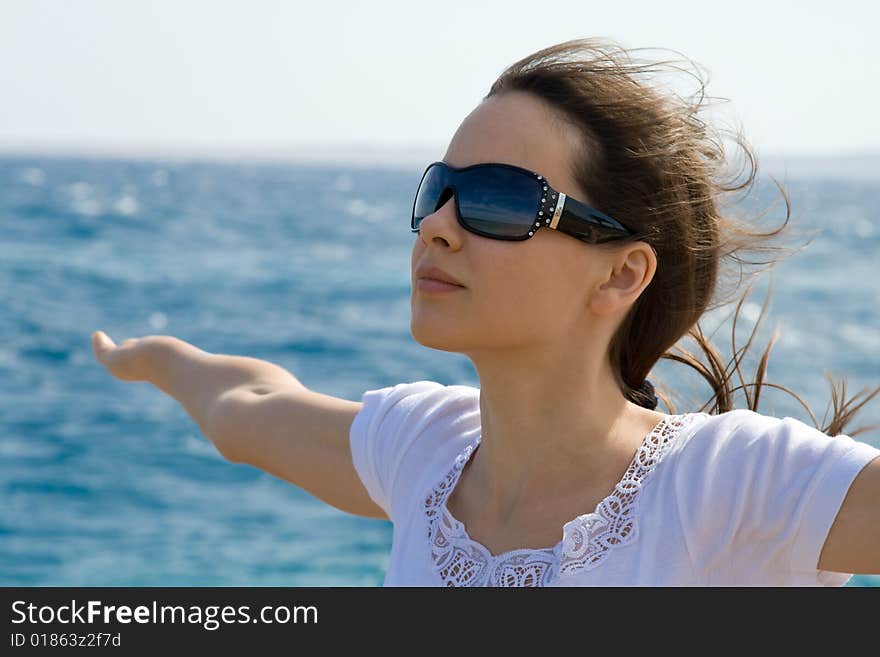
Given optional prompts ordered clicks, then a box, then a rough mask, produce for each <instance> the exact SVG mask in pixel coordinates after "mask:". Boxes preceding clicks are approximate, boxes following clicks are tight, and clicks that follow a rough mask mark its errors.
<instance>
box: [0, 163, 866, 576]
mask: <svg viewBox="0 0 880 657" xmlns="http://www.w3.org/2000/svg"><path fill="white" fill-rule="evenodd" d="M421 172H422V167H410V166H403V165H401V166H399V167H388V166H381V167H380V166H372V167H371V166H365V165H360V166H354V165H343V164H340V165H329V164H289V163H288V164H280V163H264V164H256V163H252V162H251V163H243V162H242V163H234V162H225V163H221V162H196V161H190V162H186V161H163V160H155V161H149V160H140V159H132V160H125V159H100V158H97V159H96V158H85V157H83V158H73V157H56V158H51V157H38V156H6V157H3V158H0V190H2V193H0V226H2V229H3V239H2V240H0V253H2V256H0V277H2V291H3V306H4V309H5V312H3V313H2V314H0V337H2V341H0V390H2V395H0V418H2V419H0V585H27V586H29V585H34V586H37V585H39V586H56V585H60V586H126V585H135V586H188V585H218V586H337V585H348V586H376V585H380V584H381V583H382V579H383V576H384V569H385V567H386V565H387V563H388V554H389V550H390V546H391V524H390V523H389V522H387V521H382V520H376V519H369V518H360V517H357V516H352V515H349V514H346V513H343V512H341V511H338V510H336V509H334V508H333V507H330V506H328V505H327V504H325V503H323V502H321V501H320V500H318V499H316V498H314V497H312V496H311V495H310V494H309V493H307V492H305V491H303V490H302V489H299V488H297V487H296V486H293V485H291V484H289V483H288V482H285V481H283V480H280V479H277V478H275V477H273V476H271V475H269V474H267V473H265V472H262V471H260V470H258V469H256V468H253V467H251V466H248V465H245V464H233V463H230V462H228V461H226V460H224V459H223V458H222V457H221V456H220V455H219V453H218V452H217V451H216V449H215V448H214V446H213V444H212V443H211V442H210V441H209V440H208V439H207V438H206V437H205V436H203V435H202V434H201V433H200V431H199V429H198V427H197V425H196V424H195V423H194V422H193V420H192V419H191V418H190V417H189V415H187V413H186V412H185V411H184V409H183V408H182V407H181V406H180V405H179V404H178V403H177V402H176V401H175V400H174V399H172V398H170V397H168V396H166V395H164V394H163V393H162V392H161V391H159V390H158V389H156V388H155V387H153V386H152V385H151V384H148V383H127V382H122V381H119V380H117V379H114V378H113V377H111V376H110V375H109V374H108V373H107V372H106V371H105V370H104V368H103V367H102V366H101V365H100V364H99V363H97V362H96V361H95V360H94V357H93V355H92V351H91V347H90V335H91V333H92V332H93V331H94V330H96V329H101V330H104V331H105V332H106V333H108V334H109V335H110V336H111V337H112V338H113V339H114V340H116V342H117V343H118V342H120V341H121V340H123V339H125V338H127V337H137V336H142V335H148V334H169V335H175V336H177V337H179V338H181V339H184V340H187V341H188V342H191V343H193V344H195V345H197V346H199V347H200V348H202V349H205V350H207V351H211V352H219V353H226V354H240V355H247V356H251V357H255V358H262V359H266V360H269V361H272V362H274V363H277V364H279V365H281V366H283V367H285V368H287V369H288V370H290V371H291V372H292V373H294V374H295V375H296V376H297V377H298V378H299V379H300V380H301V381H302V382H303V383H305V384H306V385H307V386H308V387H310V388H312V389H314V390H318V391H320V392H323V393H326V394H332V395H335V396H339V397H344V398H347V399H351V400H360V397H361V394H362V393H363V392H364V391H365V390H368V389H373V388H378V387H382V386H386V385H392V384H394V383H398V382H401V381H415V380H420V379H430V380H436V381H440V382H442V383H446V384H453V383H463V384H467V385H474V386H476V385H478V381H477V378H476V373H475V371H474V369H473V367H472V366H471V364H470V361H468V360H467V359H466V358H465V357H464V356H463V355H461V354H454V353H448V352H442V351H436V350H431V349H428V348H425V347H423V346H421V345H419V344H418V343H416V342H415V341H414V339H413V338H412V336H411V334H410V331H409V311H410V306H409V303H410V253H411V249H412V244H413V241H414V239H417V236H415V235H414V234H412V233H411V232H410V227H409V211H410V208H411V204H412V194H413V192H414V190H415V187H416V185H417V184H418V181H419V177H420V175H421ZM785 184H786V189H787V191H788V192H789V194H790V196H791V199H792V206H793V207H792V210H793V214H794V219H793V222H794V223H795V224H796V225H797V226H798V227H799V228H802V229H811V228H818V229H821V232H820V234H819V235H818V236H817V237H815V238H814V239H813V241H812V243H811V244H810V245H809V246H808V247H807V248H806V249H805V250H804V251H802V252H800V253H798V254H796V255H794V256H792V257H791V258H789V259H787V260H785V261H784V262H782V263H781V264H780V265H778V266H777V268H776V270H775V271H776V273H775V275H774V290H773V297H772V299H771V301H770V303H771V305H770V307H769V314H768V317H767V318H765V320H764V323H763V324H762V326H765V327H766V328H764V329H762V330H760V331H758V334H757V335H758V337H757V338H756V342H755V345H754V346H753V347H752V349H751V351H750V353H751V354H752V357H751V359H747V360H746V363H750V364H751V366H750V367H747V368H746V369H745V373H746V374H747V375H748V374H751V373H752V372H754V365H755V363H756V362H757V358H758V357H759V356H760V351H761V350H762V349H763V347H764V346H765V345H766V344H767V342H768V341H769V338H770V334H771V332H772V329H773V328H775V327H777V326H778V327H779V328H780V331H781V333H780V339H779V341H778V342H777V343H776V344H775V345H774V347H773V350H772V353H771V356H770V366H769V368H768V380H769V381H771V382H774V383H777V384H781V385H785V386H787V387H789V388H791V389H793V390H794V391H796V392H797V393H798V394H800V395H801V396H802V397H803V398H804V399H805V400H806V401H807V402H808V403H809V404H810V405H811V407H812V408H813V410H814V411H815V412H816V415H817V416H818V420H820V421H821V420H822V419H823V413H824V412H825V410H826V408H827V406H828V403H829V400H830V392H829V384H828V381H827V380H826V379H825V378H824V373H825V371H826V370H827V371H829V372H830V373H832V374H833V375H834V376H835V378H836V379H839V378H840V376H841V375H845V376H846V377H847V380H848V388H847V394H848V396H849V395H852V394H853V393H854V392H856V391H858V390H861V389H864V388H866V387H868V386H872V387H873V386H876V385H877V384H878V378H880V377H878V374H880V286H878V282H877V281H878V276H877V253H878V248H880V211H878V209H877V208H878V207H880V186H878V184H877V182H876V181H871V180H867V181H866V180H856V179H853V180H847V179H839V178H838V179H827V178H823V177H809V176H801V177H798V178H794V179H789V180H787V181H785ZM774 201H775V202H776V206H775V207H774V209H773V210H771V211H770V213H769V214H768V217H767V218H765V220H764V221H765V222H766V223H765V224H762V225H764V226H767V227H772V226H777V225H779V224H780V223H781V221H782V217H783V216H784V204H783V203H782V202H781V198H780V197H779V194H778V192H777V191H776V188H775V187H773V186H772V184H771V183H770V182H769V181H767V180H765V179H763V178H762V179H760V181H759V185H758V186H757V187H756V194H755V195H754V197H753V198H751V199H744V200H743V202H742V207H746V208H749V207H754V208H756V209H761V208H766V207H767V206H768V205H769V204H771V203H773V202H774ZM766 289H767V288H766V285H763V286H762V285H759V286H757V287H756V288H755V292H753V293H752V295H751V296H750V297H749V300H748V302H747V304H746V305H745V307H744V309H743V313H742V315H741V317H740V325H739V326H738V327H737V347H742V345H743V344H744V343H745V340H746V339H747V337H748V332H746V333H741V330H747V331H750V330H751V328H752V327H753V326H754V321H755V319H756V317H757V315H758V311H759V310H760V307H761V303H762V302H763V300H764V297H765V293H766ZM731 310H732V307H731V308H727V309H726V310H724V311H723V312H719V311H716V312H713V313H711V314H710V315H707V317H706V322H705V323H704V324H703V327H704V330H705V331H706V332H707V333H709V331H708V330H706V329H707V327H710V328H711V327H716V328H718V330H717V333H715V334H714V338H713V339H714V341H715V344H716V346H717V347H718V348H719V349H720V351H721V353H722V355H723V356H724V357H725V358H728V357H729V356H730V354H731V338H730V333H731V331H730V322H729V321H725V320H726V319H727V317H728V315H729V313H730V311H731ZM742 336H745V337H742ZM689 346H690V347H693V345H692V344H691V345H689ZM655 374H656V375H657V376H656V377H652V378H655V379H659V380H661V381H662V382H663V384H664V385H666V386H670V387H672V388H674V389H675V390H676V391H678V392H679V393H681V397H680V398H678V399H680V410H681V409H682V408H684V409H688V410H690V409H694V410H695V409H696V407H697V406H699V405H700V404H702V403H703V401H705V400H706V399H707V398H708V397H709V396H710V391H709V390H708V389H707V388H706V387H705V386H704V385H701V382H700V380H699V378H698V377H696V376H695V375H694V374H693V372H692V371H691V370H687V369H686V368H684V366H682V365H680V364H676V363H673V362H667V361H661V363H660V364H658V366H657V367H656V368H655ZM748 380H751V379H748ZM739 405H740V406H744V403H742V401H741V402H740V404H739ZM878 406H880V398H876V399H875V402H873V403H870V404H869V406H868V407H867V408H866V409H865V410H864V411H863V412H862V414H861V415H859V416H857V419H856V422H855V424H854V426H856V427H857V426H862V425H867V424H873V423H877V422H878V421H880V417H878V416H880V413H878V410H877V409H878ZM661 410H665V409H662V407H661ZM759 410H760V411H761V412H763V413H767V414H771V415H776V416H779V417H782V416H785V415H790V416H793V417H797V418H799V419H802V420H804V421H806V422H808V423H810V424H812V421H811V419H810V418H809V415H808V414H807V413H806V411H805V410H804V409H803V408H802V407H801V406H800V404H798V403H797V402H795V401H794V400H793V399H792V398H790V397H788V396H787V395H785V394H784V393H782V392H779V391H777V390H772V389H765V390H764V393H763V395H762V401H761V407H760V409H759ZM856 437H857V438H858V439H860V440H864V441H866V442H869V443H871V444H874V445H880V439H878V432H877V430H874V431H872V432H870V433H865V434H861V435H858V436H856ZM878 584H880V576H859V575H857V576H856V577H854V578H853V580H852V581H851V582H850V584H849V586H874V585H878Z"/></svg>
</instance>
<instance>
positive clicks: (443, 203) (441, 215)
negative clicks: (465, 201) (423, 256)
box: [419, 187, 458, 243]
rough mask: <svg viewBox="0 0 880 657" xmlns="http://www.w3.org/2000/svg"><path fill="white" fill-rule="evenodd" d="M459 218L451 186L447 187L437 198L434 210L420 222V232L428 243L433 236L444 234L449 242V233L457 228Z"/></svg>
mask: <svg viewBox="0 0 880 657" xmlns="http://www.w3.org/2000/svg"><path fill="white" fill-rule="evenodd" d="M457 225H458V218H457V217H456V214H455V198H454V195H453V192H452V188H451V187H447V188H446V189H444V190H443V192H442V193H441V194H440V197H439V198H438V199H437V206H436V209H435V210H434V212H432V213H431V214H429V215H426V216H425V217H424V218H423V219H422V221H421V222H420V223H419V233H420V234H421V235H422V240H423V241H424V242H425V243H427V242H428V241H430V239H432V238H433V237H436V236H438V235H442V236H444V239H446V241H447V242H448V241H449V239H448V237H447V236H448V235H449V234H450V233H452V232H454V231H455V230H456V226H457Z"/></svg>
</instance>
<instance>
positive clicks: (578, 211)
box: [410, 160, 637, 244]
mask: <svg viewBox="0 0 880 657" xmlns="http://www.w3.org/2000/svg"><path fill="white" fill-rule="evenodd" d="M435 166H441V167H445V168H446V169H447V170H448V171H451V172H452V173H453V174H456V173H461V172H465V171H470V170H473V169H478V168H481V167H493V168H495V167H503V168H505V169H511V170H513V171H517V172H519V173H522V174H523V175H525V176H528V177H529V178H530V179H531V180H532V181H533V182H534V183H535V184H536V185H538V186H539V188H540V189H541V202H540V204H539V206H538V208H537V209H536V210H535V219H534V223H533V224H532V225H531V230H529V232H528V234H527V235H523V236H521V237H508V236H501V235H493V234H490V233H486V232H484V231H481V230H478V229H476V228H473V227H471V226H468V225H467V224H466V223H465V222H464V220H463V219H462V216H461V208H460V207H459V202H458V189H457V188H456V186H455V184H454V183H452V182H450V183H449V184H448V185H447V186H446V187H444V188H443V190H441V194H442V193H443V192H445V191H446V189H448V188H450V187H451V188H452V196H453V201H454V205H455V215H456V217H457V218H458V223H459V224H460V225H461V226H462V227H463V228H465V229H466V230H468V231H470V232H472V233H475V234H476V235H481V236H482V237H488V238H490V239H497V240H506V241H513V242H521V241H522V240H527V239H529V238H530V237H532V236H533V235H534V234H535V233H536V232H537V231H538V229H539V228H552V229H553V230H558V231H560V232H562V233H565V234H567V235H571V236H572V237H575V238H577V239H579V240H581V241H583V242H587V243H589V244H601V243H604V242H612V241H616V240H621V239H627V238H629V237H632V236H634V235H636V234H637V233H636V231H634V230H632V229H631V228H628V227H626V226H625V225H623V224H622V223H620V222H619V221H617V220H616V219H613V218H612V217H609V216H608V215H607V214H605V213H604V212H601V211H599V210H597V209H596V208H594V207H591V206H589V205H587V204H586V203H584V202H583V201H578V200H577V199H575V198H573V197H571V196H568V195H567V194H564V193H562V192H560V191H558V190H556V189H554V188H553V187H552V186H551V185H550V183H548V182H547V179H546V178H545V177H544V176H542V175H541V174H539V173H538V172H536V171H531V170H529V169H524V168H522V167H518V166H515V165H512V164H504V163H501V162H481V163H479V164H471V165H470V166H466V167H453V166H450V165H448V164H447V163H446V162H443V161H440V160H438V161H436V162H432V163H431V164H429V165H428V166H427V167H426V168H425V171H424V173H422V178H421V180H420V181H419V186H418V187H417V188H416V195H415V198H414V199H413V207H412V213H411V215H410V229H411V231H412V232H413V233H418V232H419V231H420V230H421V229H420V228H413V227H412V226H413V224H415V216H416V200H417V199H418V196H419V190H421V188H422V183H424V181H425V176H427V175H428V171H430V170H431V168H432V167H435Z"/></svg>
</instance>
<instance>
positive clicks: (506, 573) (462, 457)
mask: <svg viewBox="0 0 880 657" xmlns="http://www.w3.org/2000/svg"><path fill="white" fill-rule="evenodd" d="M701 415H703V414H701V413H684V414H677V415H667V416H666V417H665V418H663V419H662V420H661V421H660V422H659V423H658V424H657V425H656V426H655V427H654V428H653V429H652V430H651V431H650V432H649V433H648V434H647V436H645V438H644V440H643V441H642V444H641V445H640V446H639V448H638V450H637V451H636V453H635V455H634V456H633V459H632V461H631V462H630V464H629V467H628V468H627V470H626V472H625V473H624V475H623V477H622V478H621V480H620V481H619V482H617V484H616V485H615V487H614V490H613V491H612V492H611V493H610V494H609V495H607V496H606V497H605V498H604V499H602V500H601V501H600V502H599V503H598V504H597V505H596V508H595V509H594V510H593V511H591V512H589V513H584V514H582V515H579V516H577V517H576V518H573V519H572V520H569V521H568V522H566V523H565V524H564V525H563V528H562V540H560V541H559V542H558V543H557V544H556V545H554V546H552V547H544V548H516V549H513V550H508V551H506V552H502V553H500V554H498V555H493V554H492V553H491V552H490V551H489V549H488V548H486V546H485V545H483V544H482V543H480V542H478V541H476V540H473V539H472V538H470V537H469V536H468V534H467V531H466V529H465V526H464V524H463V523H461V522H459V521H458V520H457V519H456V518H454V517H453V516H452V514H451V513H450V512H449V510H448V509H447V508H446V499H447V498H448V497H449V495H450V493H451V492H452V490H453V488H454V487H455V484H456V483H458V479H459V477H460V476H461V471H462V470H463V469H464V466H465V464H466V463H467V462H468V460H469V459H470V457H471V455H472V454H473V451H474V449H476V446H477V445H479V443H480V434H477V437H476V439H474V440H473V441H472V442H470V443H469V444H467V445H466V446H465V447H464V448H463V449H462V451H461V452H459V454H458V455H457V456H456V457H455V462H454V464H453V465H452V467H451V468H450V469H449V471H448V472H447V473H446V476H445V477H444V478H443V479H442V480H441V481H440V482H439V483H437V484H436V485H435V486H434V487H433V489H432V490H431V491H430V493H428V495H427V496H426V497H425V505H424V511H425V514H426V516H427V519H428V531H427V539H428V546H429V549H430V551H431V558H432V561H433V565H434V570H435V572H436V573H437V575H438V576H439V577H440V579H441V581H442V582H443V584H444V585H445V586H503V587H513V586H516V587H519V586H547V585H548V584H549V583H550V582H552V581H553V580H555V579H556V577H557V576H562V575H569V574H572V573H576V572H579V571H581V570H592V569H593V568H596V567H597V566H599V565H600V564H601V563H602V562H603V561H604V560H605V559H606V557H607V556H608V555H609V554H610V553H611V551H612V549H613V548H615V547H618V546H621V545H626V544H627V543H629V542H631V541H633V540H634V539H635V538H636V537H637V536H638V523H637V517H638V514H637V511H638V500H639V492H640V491H641V489H642V487H643V485H644V483H645V481H646V478H647V477H648V475H649V474H650V473H651V472H652V471H653V469H654V468H655V467H656V465H657V464H658V463H659V462H660V460H661V459H662V457H663V455H664V454H665V453H666V451H667V449H668V447H669V445H671V444H672V439H673V438H674V437H675V436H676V435H678V433H679V432H681V431H682V430H684V429H685V428H686V427H688V426H689V425H690V424H691V423H692V422H693V421H694V420H695V419H696V418H697V417H699V416H701Z"/></svg>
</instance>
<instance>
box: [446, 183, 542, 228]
mask: <svg viewBox="0 0 880 657" xmlns="http://www.w3.org/2000/svg"><path fill="white" fill-rule="evenodd" d="M458 192H459V194H458V204H459V207H460V208H461V217H462V219H463V220H464V222H465V223H466V224H467V225H468V226H470V227H471V228H473V229H475V230H477V231H479V232H482V233H487V234H489V235H492V236H496V237H502V238H504V237H507V238H521V237H524V236H526V235H528V234H529V230H531V228H532V225H533V222H534V221H535V217H536V215H537V212H538V206H539V205H540V204H541V185H540V184H538V181H537V180H533V179H532V178H531V177H530V176H529V175H528V174H525V173H523V172H521V171H516V170H514V169H508V168H506V167H477V168H475V169H471V170H470V171H465V172H464V173H462V174H461V176H460V177H459V180H458Z"/></svg>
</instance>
